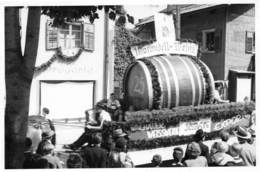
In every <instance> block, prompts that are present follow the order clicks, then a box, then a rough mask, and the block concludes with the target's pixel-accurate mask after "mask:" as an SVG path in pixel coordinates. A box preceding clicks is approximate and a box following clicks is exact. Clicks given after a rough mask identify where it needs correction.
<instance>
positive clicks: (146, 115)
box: [103, 102, 255, 150]
mask: <svg viewBox="0 0 260 172" xmlns="http://www.w3.org/2000/svg"><path fill="white" fill-rule="evenodd" d="M254 109H255V103H254V102H250V103H228V104H215V105H201V106H196V107H191V106H190V107H189V106H188V107H187V106H186V107H175V108H173V109H162V110H152V111H137V112H131V115H130V117H131V119H130V121H127V122H108V123H104V130H103V135H105V136H107V135H110V134H111V133H112V132H113V131H114V130H115V129H117V128H122V129H123V131H125V132H126V133H131V132H133V131H132V130H131V129H132V128H134V127H137V126H139V127H143V126H145V125H147V124H153V123H157V124H163V125H164V126H165V127H166V128H167V127H170V126H172V127H175V126H177V125H178V124H179V123H180V122H185V121H194V120H199V119H202V118H211V120H212V122H220V121H221V120H226V119H231V118H232V117H234V116H236V115H240V116H242V117H243V116H245V115H247V114H251V113H252V111H253V110H254ZM231 129H232V128H231ZM192 136H193V135H190V136H171V137H164V138H156V139H151V140H145V139H143V140H130V143H129V149H130V150H144V149H152V148H158V147H167V146H174V145H178V144H184V143H187V142H190V141H192ZM216 137H218V131H214V132H211V133H208V137H207V139H208V140H211V139H214V138H216Z"/></svg>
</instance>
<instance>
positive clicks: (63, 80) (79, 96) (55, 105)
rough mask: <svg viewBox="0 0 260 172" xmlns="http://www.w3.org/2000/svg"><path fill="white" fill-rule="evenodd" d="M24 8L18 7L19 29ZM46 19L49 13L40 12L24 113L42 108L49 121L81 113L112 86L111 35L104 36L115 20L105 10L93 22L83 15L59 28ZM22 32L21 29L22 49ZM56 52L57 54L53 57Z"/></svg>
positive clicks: (23, 25) (23, 23) (82, 115)
mask: <svg viewBox="0 0 260 172" xmlns="http://www.w3.org/2000/svg"><path fill="white" fill-rule="evenodd" d="M27 12H28V11H27V9H26V8H23V9H22V10H21V13H20V14H21V25H22V28H26V20H27V19H26V16H27ZM50 22H51V20H50V18H49V17H47V16H45V15H42V16H41V22H40V34H39V46H38V53H37V58H36V64H35V67H36V69H37V70H36V72H35V74H34V77H33V80H32V85H31V92H30V108H29V115H37V114H39V113H41V109H42V108H44V107H46V108H48V109H49V110H50V116H49V118H51V119H59V118H77V117H84V116H85V113H84V111H85V110H87V109H92V108H93V105H94V104H95V103H96V102H98V101H100V100H102V99H104V98H107V96H108V95H109V93H110V92H111V90H112V88H113V87H112V86H113V85H112V83H113V82H112V81H113V77H112V75H111V72H110V73H109V71H112V70H111V69H113V64H112V63H113V55H112V54H111V52H110V49H111V46H112V44H111V42H112V38H111V36H113V35H111V36H109V32H112V30H113V28H114V27H113V25H114V22H113V21H111V20H108V17H107V16H106V15H105V13H104V11H100V13H99V19H97V20H95V22H94V23H93V24H92V23H90V22H89V20H88V18H82V19H81V20H79V21H77V22H73V23H67V24H66V25H64V26H62V27H58V28H55V27H52V26H51V25H49V23H50ZM25 34H26V32H25V30H22V31H21V37H22V43H21V44H22V47H24V42H25V40H24V38H25ZM58 47H60V50H59V51H57V48H58ZM55 54H56V55H57V54H62V55H60V56H59V58H56V57H55ZM61 57H62V58H61Z"/></svg>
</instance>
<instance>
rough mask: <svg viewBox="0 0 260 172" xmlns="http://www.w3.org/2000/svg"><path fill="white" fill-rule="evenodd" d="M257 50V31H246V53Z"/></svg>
mask: <svg viewBox="0 0 260 172" xmlns="http://www.w3.org/2000/svg"><path fill="white" fill-rule="evenodd" d="M254 52H255V32H249V31H246V53H248V54H251V53H254Z"/></svg>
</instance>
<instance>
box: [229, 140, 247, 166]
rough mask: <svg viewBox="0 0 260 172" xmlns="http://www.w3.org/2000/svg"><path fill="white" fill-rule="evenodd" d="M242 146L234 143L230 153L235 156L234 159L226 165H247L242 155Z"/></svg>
mask: <svg viewBox="0 0 260 172" xmlns="http://www.w3.org/2000/svg"><path fill="white" fill-rule="evenodd" d="M241 150H242V147H241V145H240V144H239V143H234V144H232V145H231V146H230V148H229V154H230V155H231V156H232V157H233V161H229V162H227V163H226V166H245V162H244V161H243V159H242V158H241V157H240V154H241Z"/></svg>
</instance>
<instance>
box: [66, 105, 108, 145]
mask: <svg viewBox="0 0 260 172" xmlns="http://www.w3.org/2000/svg"><path fill="white" fill-rule="evenodd" d="M93 113H94V114H95V118H96V121H97V122H96V124H94V125H93V123H92V122H91V124H90V123H89V124H87V125H86V128H85V132H84V133H83V134H82V135H81V136H80V137H79V138H78V139H77V140H76V141H75V142H73V143H72V144H69V145H64V146H63V148H65V149H78V148H80V147H81V146H82V145H84V144H85V143H88V142H89V140H90V139H91V135H92V134H93V133H96V132H99V131H101V129H102V128H103V124H104V123H105V122H109V121H111V117H110V115H109V113H107V112H106V111H104V110H102V108H101V107H100V106H99V105H98V104H97V105H96V106H95V110H94V112H93Z"/></svg>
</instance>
